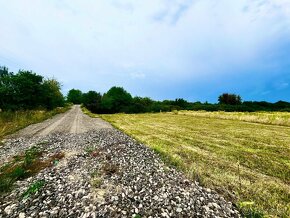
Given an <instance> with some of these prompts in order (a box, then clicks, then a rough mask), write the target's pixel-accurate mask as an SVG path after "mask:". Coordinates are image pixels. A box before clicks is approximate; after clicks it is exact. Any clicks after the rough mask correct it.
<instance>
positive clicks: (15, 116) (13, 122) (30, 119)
mask: <svg viewBox="0 0 290 218" xmlns="http://www.w3.org/2000/svg"><path fill="white" fill-rule="evenodd" d="M69 108H70V107H69V106H66V107H62V108H56V109H54V110H51V111H45V110H29V111H15V112H0V139H1V138H3V137H4V136H5V135H8V134H11V133H14V132H16V131H17V130H20V129H22V128H24V127H26V126H28V125H30V124H33V123H38V122H41V121H43V120H45V119H48V118H50V117H52V116H54V115H56V114H58V113H63V112H65V111H67V110H68V109H69Z"/></svg>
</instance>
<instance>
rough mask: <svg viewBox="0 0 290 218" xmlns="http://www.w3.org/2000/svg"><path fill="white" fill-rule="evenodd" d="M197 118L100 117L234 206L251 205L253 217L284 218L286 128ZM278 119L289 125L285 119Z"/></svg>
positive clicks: (288, 201)
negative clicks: (253, 212)
mask: <svg viewBox="0 0 290 218" xmlns="http://www.w3.org/2000/svg"><path fill="white" fill-rule="evenodd" d="M202 113H203V114H202V116H200V114H198V115H196V114H195V113H182V112H181V113H180V112H178V113H156V114H131V115H129V114H114V115H101V117H102V118H103V119H105V120H106V121H109V122H110V123H111V124H112V125H114V126H116V127H117V128H119V129H121V130H123V131H124V132H125V133H127V134H129V135H131V136H133V137H134V138H136V139H138V140H139V141H141V142H143V143H145V144H146V145H148V146H149V147H151V148H152V149H153V150H155V151H156V152H157V153H159V154H160V155H161V157H162V158H163V159H164V160H165V161H167V162H168V163H170V164H172V165H174V166H176V167H177V168H178V169H180V170H182V171H183V172H185V173H186V174H187V176H188V177H190V178H192V179H198V180H199V181H200V182H201V183H202V185H204V186H207V187H210V188H213V189H215V190H216V191H218V192H219V193H221V194H223V195H224V196H225V197H226V198H227V199H229V200H232V201H234V202H236V203H237V204H238V205H245V204H244V203H243V202H251V204H250V207H251V210H252V211H256V212H257V213H260V212H262V213H263V214H265V215H270V216H273V217H275V216H278V217H290V128H289V127H287V126H281V125H280V123H277V124H279V125H265V124H259V123H257V122H256V121H257V119H252V121H250V120H248V119H241V120H247V121H250V122H244V121H241V120H239V119H238V118H235V117H231V118H230V119H227V118H226V117H219V116H217V114H216V113H211V112H202ZM272 114H273V113H271V116H272ZM232 115H233V113H229V116H232ZM273 115H274V116H277V117H279V114H277V115H275V114H273ZM284 115H285V117H286V118H287V117H288V118H287V119H286V118H285V121H283V122H284V123H289V113H288V114H284ZM284 115H283V116H284ZM223 116H227V113H223ZM236 116H237V117H239V116H240V115H238V114H236ZM253 116H255V115H254V114H253ZM263 116H268V115H267V114H266V113H265V114H263ZM283 119H284V118H283ZM275 123H276V122H272V123H271V124H275ZM243 209H245V210H246V211H247V208H243Z"/></svg>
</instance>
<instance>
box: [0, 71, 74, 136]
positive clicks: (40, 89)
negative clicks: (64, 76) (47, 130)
mask: <svg viewBox="0 0 290 218" xmlns="http://www.w3.org/2000/svg"><path fill="white" fill-rule="evenodd" d="M68 109H69V105H68V104H66V103H65V99H64V96H63V95H62V93H61V85H60V83H59V82H58V81H57V80H55V79H44V78H43V77H42V76H41V75H38V74H36V73H34V72H32V71H25V70H19V71H18V73H16V74H15V73H13V72H9V70H8V68H6V67H0V140H1V138H3V136H5V135H8V134H11V133H13V132H15V131H17V130H19V129H21V128H24V127H26V126H28V125H30V124H33V123H37V122H41V121H43V120H45V119H47V118H50V117H52V116H54V115H55V114H57V113H63V112H65V111H67V110H68Z"/></svg>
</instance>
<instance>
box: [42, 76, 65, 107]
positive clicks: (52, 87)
mask: <svg viewBox="0 0 290 218" xmlns="http://www.w3.org/2000/svg"><path fill="white" fill-rule="evenodd" d="M60 89H61V85H60V83H59V82H58V81H57V80H55V79H47V80H45V81H44V82H43V105H45V107H46V108H47V109H53V108H55V107H58V106H64V97H63V94H62V93H61V91H60Z"/></svg>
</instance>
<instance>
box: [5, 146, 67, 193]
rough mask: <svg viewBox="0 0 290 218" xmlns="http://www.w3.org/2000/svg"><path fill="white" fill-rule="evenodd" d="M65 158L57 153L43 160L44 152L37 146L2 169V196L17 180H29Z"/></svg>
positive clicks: (16, 157)
mask: <svg viewBox="0 0 290 218" xmlns="http://www.w3.org/2000/svg"><path fill="white" fill-rule="evenodd" d="M63 157H64V154H63V153H56V154H54V155H52V156H50V157H48V158H46V159H43V151H42V150H41V149H40V148H38V147H35V146H32V147H31V148H29V149H27V150H26V151H25V152H24V153H23V154H21V155H17V156H14V157H13V159H12V160H11V161H10V162H8V163H6V164H5V165H3V166H2V167H0V194H3V193H5V192H9V191H10V190H11V189H12V187H13V184H14V183H15V182H16V181H17V180H21V179H25V178H28V177H30V176H32V175H34V174H36V173H38V172H39V171H40V170H42V169H44V168H46V167H50V166H52V165H54V164H55V163H56V161H59V160H60V159H61V158H63Z"/></svg>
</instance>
